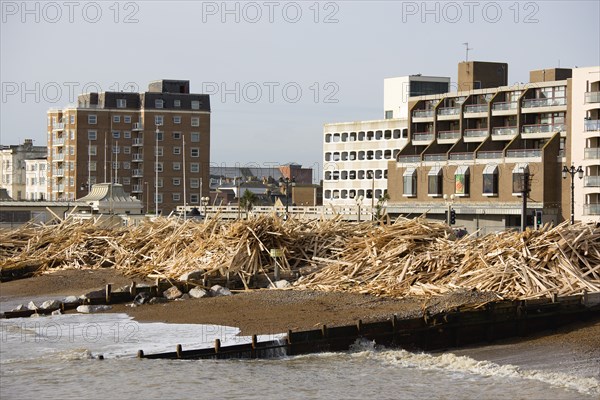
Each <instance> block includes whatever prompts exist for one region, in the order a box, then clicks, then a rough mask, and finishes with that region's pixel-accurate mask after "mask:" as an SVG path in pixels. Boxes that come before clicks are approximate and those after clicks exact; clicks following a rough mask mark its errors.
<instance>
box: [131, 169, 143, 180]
mask: <svg viewBox="0 0 600 400" xmlns="http://www.w3.org/2000/svg"><path fill="white" fill-rule="evenodd" d="M131 176H132V177H133V178H141V177H143V176H144V170H142V169H134V170H133V171H132V173H131Z"/></svg>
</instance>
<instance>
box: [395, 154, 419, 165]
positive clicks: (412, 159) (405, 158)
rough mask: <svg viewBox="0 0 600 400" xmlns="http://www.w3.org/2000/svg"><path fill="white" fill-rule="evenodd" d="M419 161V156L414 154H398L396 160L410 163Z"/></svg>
mask: <svg viewBox="0 0 600 400" xmlns="http://www.w3.org/2000/svg"><path fill="white" fill-rule="evenodd" d="M419 161H421V156H418V155H415V156H399V157H398V162H401V163H412V162H419Z"/></svg>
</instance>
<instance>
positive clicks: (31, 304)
mask: <svg viewBox="0 0 600 400" xmlns="http://www.w3.org/2000/svg"><path fill="white" fill-rule="evenodd" d="M38 308H39V307H38V306H37V304H35V303H34V302H33V301H30V302H29V304H27V309H28V310H33V311H35V310H37V309H38Z"/></svg>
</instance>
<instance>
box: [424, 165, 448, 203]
mask: <svg viewBox="0 0 600 400" xmlns="http://www.w3.org/2000/svg"><path fill="white" fill-rule="evenodd" d="M443 182H444V181H443V174H442V167H431V169H430V170H429V173H428V174H427V194H429V196H441V195H442V192H443Z"/></svg>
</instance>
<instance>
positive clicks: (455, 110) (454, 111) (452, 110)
mask: <svg viewBox="0 0 600 400" xmlns="http://www.w3.org/2000/svg"><path fill="white" fill-rule="evenodd" d="M458 114H460V107H444V108H439V109H438V115H458Z"/></svg>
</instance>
